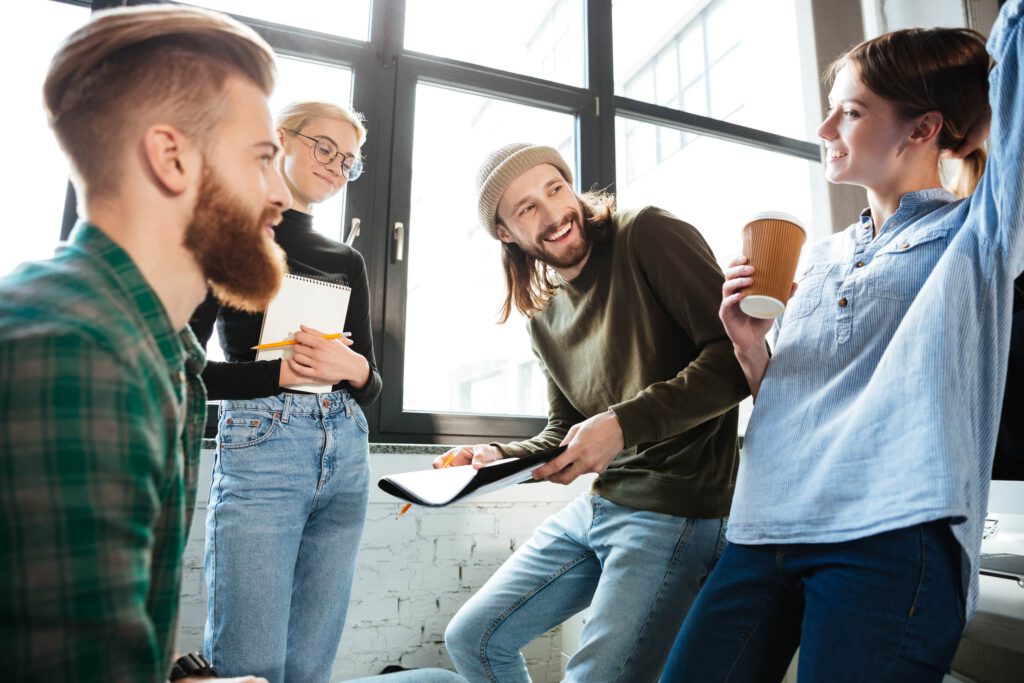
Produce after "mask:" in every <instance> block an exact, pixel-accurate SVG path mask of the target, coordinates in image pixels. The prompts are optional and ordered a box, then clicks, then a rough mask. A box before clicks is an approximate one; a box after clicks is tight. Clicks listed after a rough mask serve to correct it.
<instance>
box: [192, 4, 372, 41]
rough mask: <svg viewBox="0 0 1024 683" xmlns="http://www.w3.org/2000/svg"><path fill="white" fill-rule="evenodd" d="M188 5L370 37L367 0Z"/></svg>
mask: <svg viewBox="0 0 1024 683" xmlns="http://www.w3.org/2000/svg"><path fill="white" fill-rule="evenodd" d="M188 4H190V5H197V6H200V7H205V8H206V9H213V10H217V11H218V12H227V13H228V14H234V15H236V16H238V17H240V18H243V17H251V18H253V19H260V20H263V21H269V22H272V23H275V24H280V25H282V26H295V27H297V28H304V29H309V30H311V31H318V32H320V33H328V34H330V35H332V36H343V37H345V38H353V39H355V40H369V39H370V0H332V2H324V1H323V0H288V2H252V0H192V1H191V2H189V3H188Z"/></svg>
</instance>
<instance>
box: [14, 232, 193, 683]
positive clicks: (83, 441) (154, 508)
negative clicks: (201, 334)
mask: <svg viewBox="0 0 1024 683" xmlns="http://www.w3.org/2000/svg"><path fill="white" fill-rule="evenodd" d="M205 362H206V361H205V355H204V353H203V350H202V348H201V347H200V346H199V345H198V344H197V343H196V340H195V337H193V336H192V333H191V331H190V330H189V328H188V327H185V328H184V330H183V331H181V332H178V331H176V330H174V329H172V327H171V321H170V319H169V318H168V317H167V313H166V311H165V309H164V307H163V305H162V304H161V302H160V300H159V299H158V298H157V296H156V293H155V292H154V291H153V290H152V289H151V288H150V286H149V285H148V284H147V283H146V281H145V280H144V279H143V277H142V274H141V273H140V272H139V271H138V269H137V268H136V267H135V264H134V263H133V262H132V260H131V259H130V258H129V256H128V254H126V253H125V252H124V251H123V250H122V249H121V248H120V247H118V246H117V245H116V244H114V242H112V241H111V240H110V239H109V238H108V237H107V236H106V235H105V234H104V233H103V232H101V231H100V230H98V229H97V228H95V227H93V226H90V225H87V224H80V225H79V226H78V227H77V228H76V230H75V233H74V235H73V237H72V240H71V243H70V244H68V245H67V246H65V247H62V248H61V249H60V250H59V251H58V253H57V255H56V256H55V257H54V258H53V259H51V260H48V261H41V262H38V263H31V264H26V265H24V266H22V267H20V268H19V269H18V270H16V271H15V272H13V273H12V274H10V275H9V276H7V277H5V278H3V279H0V663H2V670H3V678H4V679H5V680H16V681H47V682H61V683H63V682H65V681H103V682H104V683H113V682H115V681H152V682H155V681H166V680H167V673H168V670H169V668H170V663H171V656H172V648H173V647H174V638H175V632H176V627H177V614H178V592H179V585H180V583H181V566H182V554H183V552H184V549H185V541H186V537H187V535H188V530H189V525H190V524H191V520H192V508H193V504H194V501H195V493H196V470H197V468H198V464H199V449H200V446H201V443H202V434H203V426H204V422H205V417H206V414H205V403H206V390H205V388H204V387H203V384H202V380H201V379H200V377H199V373H200V372H201V370H202V367H203V365H204V364H205Z"/></svg>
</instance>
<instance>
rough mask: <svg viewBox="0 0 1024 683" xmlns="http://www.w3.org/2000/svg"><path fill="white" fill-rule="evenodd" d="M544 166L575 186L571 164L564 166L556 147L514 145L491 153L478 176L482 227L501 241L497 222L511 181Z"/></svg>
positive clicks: (520, 143)
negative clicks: (536, 167) (553, 169)
mask: <svg viewBox="0 0 1024 683" xmlns="http://www.w3.org/2000/svg"><path fill="white" fill-rule="evenodd" d="M541 164H551V165H552V166H554V167H555V168H557V169H558V170H559V171H560V172H561V174H562V175H563V176H565V180H566V181H567V182H569V183H572V171H570V170H569V164H567V163H565V159H563V158H562V155H561V154H559V153H558V150H556V149H554V148H553V147H544V146H542V145H530V144H527V143H525V142H513V143H512V144H511V145H505V146H504V147H502V148H501V149H497V150H495V151H493V152H491V153H490V154H489V155H488V156H487V159H486V160H484V163H483V164H482V165H481V166H480V171H479V172H478V173H477V175H476V187H477V211H478V212H479V215H480V225H482V226H483V227H484V228H486V229H487V232H489V233H490V234H491V237H493V238H494V239H498V226H497V225H496V224H495V221H494V219H495V218H496V217H497V214H498V202H499V201H500V200H501V195H503V194H505V190H507V189H508V186H509V185H511V184H512V181H514V180H515V179H516V178H518V177H519V176H521V175H522V174H524V173H526V172H527V171H529V170H530V169H531V168H533V167H534V166H540V165H541Z"/></svg>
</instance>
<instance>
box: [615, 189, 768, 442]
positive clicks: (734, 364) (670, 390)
mask: <svg viewBox="0 0 1024 683" xmlns="http://www.w3.org/2000/svg"><path fill="white" fill-rule="evenodd" d="M625 237H626V244H625V245H624V247H625V248H626V249H628V250H629V254H630V258H632V259H634V260H635V262H636V264H637V267H638V268H639V269H640V271H641V272H642V273H643V275H644V277H645V279H646V281H647V282H648V283H649V285H650V287H651V290H652V291H653V292H654V294H655V296H656V297H657V298H658V300H659V301H660V302H661V304H662V306H663V307H664V308H665V310H666V311H668V312H669V313H670V315H671V316H672V317H673V318H674V319H675V321H676V323H677V324H678V325H679V327H680V328H681V329H682V330H683V332H684V333H685V334H686V335H687V336H688V337H689V338H690V340H691V341H692V343H693V344H694V346H695V347H696V348H697V349H698V352H697V356H696V357H695V358H694V359H693V361H691V362H690V364H689V365H687V366H686V367H685V368H683V369H682V370H681V371H680V372H679V373H678V374H677V375H676V376H675V377H672V378H670V379H667V380H665V381H662V382H655V383H654V384H651V385H650V386H648V387H646V388H645V389H644V390H642V391H641V392H639V393H638V394H637V395H636V396H634V397H633V398H630V399H628V400H625V401H622V402H621V403H618V404H616V405H614V406H612V407H611V409H612V410H613V411H614V412H615V414H616V416H617V417H618V418H619V423H620V425H621V426H622V433H623V438H624V441H625V447H626V448H630V447H632V446H635V445H637V444H640V443H645V442H652V441H661V440H664V439H667V438H669V437H672V436H675V435H677V434H681V433H682V432H685V431H687V430H689V429H692V428H693V427H696V426H697V425H699V424H701V423H702V422H705V421H707V420H710V419H712V418H714V417H717V416H719V415H721V414H723V413H725V412H727V411H728V410H730V409H731V408H733V407H734V406H735V405H736V404H737V403H739V402H740V401H741V400H743V399H744V398H746V397H747V396H748V395H749V393H750V389H749V387H748V386H747V381H746V378H745V377H744V375H743V371H742V369H741V368H740V365H739V362H738V361H737V360H736V356H735V355H734V353H733V348H732V342H731V341H730V340H729V338H728V336H727V335H726V333H725V328H724V327H723V326H722V322H721V320H720V319H719V317H718V309H719V307H720V305H721V303H722V283H723V282H724V280H725V277H724V275H723V274H722V270H721V268H719V267H718V264H717V263H716V262H715V258H714V255H713V254H712V253H711V249H710V247H708V245H707V242H705V241H704V238H703V237H701V235H700V233H698V232H697V230H696V229H695V228H694V227H693V226H691V225H689V224H687V223H685V222H683V221H681V220H679V219H678V218H675V217H674V216H672V215H671V214H669V213H667V212H664V211H661V210H660V209H655V208H648V209H646V210H645V211H644V212H642V213H641V214H640V215H639V216H638V217H637V219H636V222H635V223H634V225H633V227H632V229H631V230H630V231H629V232H628V233H627V234H626V235H625Z"/></svg>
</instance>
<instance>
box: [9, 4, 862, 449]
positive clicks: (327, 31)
mask: <svg viewBox="0 0 1024 683" xmlns="http://www.w3.org/2000/svg"><path fill="white" fill-rule="evenodd" d="M19 1H22V2H23V4H25V5H26V6H27V7H32V8H33V10H32V11H36V8H38V7H43V8H45V10H43V9H40V10H38V11H39V12H44V11H49V12H50V13H51V14H52V15H60V16H64V17H71V16H74V17H77V18H76V19H73V20H72V19H68V20H67V23H65V24H63V25H61V26H59V27H58V24H57V21H56V20H54V19H52V18H49V16H50V15H47V16H40V18H39V19H38V20H35V23H36V24H38V25H45V26H47V27H48V28H50V27H52V28H53V35H54V43H53V44H51V45H49V46H46V47H45V48H44V47H43V46H41V45H40V44H39V41H38V39H37V37H36V36H33V41H31V44H28V42H29V41H15V43H14V44H11V43H8V44H5V45H4V48H3V49H5V50H8V51H9V52H8V57H7V58H8V61H9V62H12V61H14V60H19V61H20V62H24V61H25V59H26V57H25V55H26V54H29V53H32V54H35V52H38V53H39V55H41V56H40V58H39V59H40V60H41V61H40V64H39V66H38V74H37V75H36V76H34V77H33V78H35V79H36V80H37V81H38V79H39V75H40V74H41V73H42V72H43V71H44V70H45V59H47V58H48V57H49V55H50V54H51V53H52V51H53V49H54V47H55V44H56V40H57V39H59V38H60V37H61V36H63V35H65V34H66V33H67V32H68V31H70V29H71V28H72V27H73V26H74V25H75V23H76V22H79V23H80V22H81V21H84V20H85V16H86V15H85V12H86V9H84V8H81V7H78V5H90V4H94V5H97V6H99V5H101V4H102V5H108V4H110V3H109V1H107V0H103V1H102V2H101V0H94V1H93V2H92V3H90V2H87V1H86V0H57V1H55V2H48V3H38V2H34V1H32V2H30V1H29V0H19ZM133 1H134V0H133ZM823 1H824V0H815V2H823ZM830 1H832V0H830ZM834 1H835V2H838V0H834ZM809 2H810V0H628V1H627V0H619V1H618V2H613V0H523V1H522V2H479V1H478V0H394V1H391V0H387V1H380V2H370V0H346V1H344V2H342V1H340V0H339V2H331V3H324V2H319V1H314V0H305V1H303V0H295V1H293V2H289V3H252V2H243V1H242V0H192V2H191V4H196V5H201V6H204V7H208V8H211V9H216V10H222V11H228V12H231V13H233V14H234V15H235V16H236V17H239V18H240V19H241V20H242V21H245V22H248V23H249V24H251V25H252V26H254V27H255V28H257V29H258V31H259V32H260V34H261V35H262V36H263V37H264V38H265V39H266V40H267V41H268V43H269V44H270V45H271V46H272V47H273V48H274V49H275V51H276V52H277V53H278V56H279V57H280V60H279V76H280V78H279V83H278V88H277V90H276V92H275V94H274V97H273V100H272V103H271V105H272V108H273V109H274V110H275V111H276V110H278V109H280V107H281V106H283V105H284V104H286V103H287V102H289V101H293V100H295V99H326V100H330V101H336V102H342V103H348V102H351V103H352V105H353V107H354V108H355V109H356V110H358V111H361V112H362V113H364V114H365V115H366V118H367V129H368V133H369V134H368V138H367V142H366V145H365V146H364V147H363V154H364V156H365V158H366V172H365V173H364V175H363V176H362V177H361V178H360V179H359V180H358V182H355V183H353V184H351V185H350V186H348V187H347V188H346V192H345V193H344V194H343V195H342V196H340V197H339V198H336V199H334V200H332V201H331V202H329V203H327V204H325V205H323V206H320V207H317V210H316V214H315V218H314V226H315V227H316V229H317V230H320V231H322V232H324V234H326V235H328V236H330V237H332V238H342V237H348V236H349V235H350V232H351V226H352V225H353V224H354V222H355V221H358V222H359V223H360V224H361V231H360V234H359V237H358V238H357V239H356V240H355V242H354V246H355V247H356V248H357V249H359V250H360V252H361V253H362V254H363V256H364V258H365V260H366V263H367V273H368V276H369V279H370V291H371V310H372V315H373V320H374V340H375V351H376V354H377V360H378V365H379V367H380V370H381V373H382V376H383V379H384V391H383V393H382V395H381V400H380V401H379V402H378V403H377V404H375V405H374V406H372V407H371V408H370V409H369V410H368V411H367V416H368V418H369V421H370V425H371V438H373V439H374V440H377V441H413V442H429V441H436V442H443V443H451V442H457V441H465V442H473V441H478V440H491V439H501V440H505V439H513V438H520V437H528V436H532V435H533V434H536V433H537V432H538V431H539V430H540V428H541V426H542V425H543V424H544V421H545V419H544V415H545V413H546V408H547V400H546V399H547V396H546V393H547V386H546V381H545V378H544V376H543V373H542V372H541V371H540V369H539V365H538V363H537V361H536V360H535V359H534V357H533V355H532V352H531V349H530V344H529V341H528V336H527V334H526V331H525V321H524V320H523V319H522V318H521V317H517V316H515V315H514V314H513V317H512V318H511V319H510V320H509V322H507V323H506V324H504V325H497V324H496V317H497V312H498V308H499V306H500V304H501V302H502V301H503V297H504V282H503V273H502V267H501V264H500V246H499V245H498V243H497V242H496V241H495V240H494V239H492V238H491V237H490V236H489V235H488V234H487V233H485V232H484V231H483V230H482V229H481V228H480V227H479V226H478V225H477V218H476V196H475V193H476V189H475V175H476V172H477V169H478V167H479V165H480V163H481V162H482V161H483V159H484V157H485V155H486V154H488V153H489V152H490V151H492V150H493V149H495V148H497V147H499V146H501V145H504V144H506V143H509V142H514V141H526V142H535V143H544V144H549V145H552V146H555V147H557V148H558V149H559V150H560V151H561V152H562V154H563V156H564V157H565V158H566V159H567V161H568V162H569V163H570V165H571V166H572V167H573V168H574V175H575V186H576V188H577V189H578V190H583V189H590V188H594V187H600V188H610V189H613V190H614V191H615V192H616V194H617V195H618V199H619V203H620V205H622V206H623V207H627V206H636V205H643V204H656V205H660V206H662V207H664V208H666V209H668V210H671V211H673V212H674V213H676V214H678V215H679V216H680V217H681V218H683V219H684V220H687V221H689V222H691V223H692V224H693V225H695V226H696V227H697V228H698V229H699V230H701V231H702V232H703V234H704V235H705V237H706V238H707V240H708V242H709V244H710V245H711V247H712V249H713V250H714V252H715V253H716V256H717V257H718V259H719V261H720V262H725V261H727V260H728V259H729V258H730V257H731V256H732V255H733V254H734V253H736V251H738V249H739V246H738V245H739V231H740V228H741V227H742V224H743V222H745V220H746V218H747V217H749V215H751V214H753V213H756V212H757V211H761V210H768V209H778V210H783V211H788V212H790V213H794V214H796V215H798V216H800V217H801V218H804V219H806V220H807V222H808V224H810V225H811V226H815V229H818V230H819V231H827V227H824V228H823V227H821V226H827V225H828V212H827V204H828V202H827V198H826V196H825V192H824V190H823V188H824V182H823V180H822V179H821V174H820V168H819V161H820V157H819V154H820V152H819V145H818V144H817V143H816V142H814V141H813V140H814V138H813V131H814V128H815V126H816V125H817V120H816V119H817V112H816V109H817V107H818V100H819V92H818V91H817V89H816V88H817V75H816V71H817V66H816V61H815V59H814V56H813V55H812V54H811V53H810V52H809V50H810V49H811V48H810V47H809V46H810V45H811V43H810V41H809V40H807V39H804V38H802V36H804V35H807V34H808V32H807V31H806V30H805V28H806V26H805V25H808V24H809V13H808V11H807V9H808V8H809ZM456 17H457V20H454V19H453V18H456ZM371 27H372V30H371ZM798 27H803V28H801V31H800V32H799V34H798ZM17 42H25V43H26V44H25V45H18V44H17ZM841 47H842V46H841V45H835V46H832V47H826V48H821V49H823V50H824V51H825V52H827V53H828V54H831V53H832V52H838V51H839V50H840V49H841ZM808 55H810V56H808ZM18 87H19V88H21V86H18ZM31 88H38V83H36V84H32V85H26V86H25V87H24V88H21V89H22V90H24V91H25V92H29V95H26V96H25V97H23V98H22V97H18V98H13V99H14V100H15V101H17V102H19V103H20V102H22V101H24V102H28V103H30V106H34V105H31V102H32V99H31V97H33V96H32V95H31V92H30V89H31ZM19 106H20V104H19ZM8 111H11V112H13V111H14V110H13V109H11V105H5V115H9V116H16V118H15V119H14V121H13V122H12V123H9V125H8V128H9V129H15V128H17V127H18V126H20V125H21V119H23V118H26V116H27V115H26V114H17V115H14V114H8ZM44 132H45V131H42V130H41V132H40V139H39V140H32V139H31V138H30V136H28V135H19V136H16V138H17V139H16V140H15V142H18V141H19V140H22V139H24V140H27V141H28V142H27V143H26V144H27V147H26V148H25V149H26V150H30V151H25V152H22V153H19V154H18V156H17V158H19V160H20V159H29V158H30V157H31V156H32V155H33V154H38V153H39V152H38V150H37V147H39V146H40V145H41V144H42V143H43V142H49V140H50V138H49V137H48V134H47V135H43V133H44ZM53 154H54V155H56V154H57V153H56V152H54V153H53ZM19 163H20V162H19ZM62 164H63V162H62V161H61V158H60V157H59V156H51V157H50V160H49V161H47V162H45V164H44V166H45V170H41V171H39V174H38V175H39V177H40V178H43V177H44V176H45V177H46V178H47V181H46V182H51V181H52V184H53V188H51V189H47V190H46V197H48V199H40V200H39V201H37V202H36V203H35V205H29V204H27V203H23V204H22V205H21V206H25V207H26V211H27V210H31V211H33V216H35V215H36V214H37V212H38V208H39V206H41V205H43V204H45V205H46V206H47V207H50V208H52V210H53V211H54V217H53V218H52V219H48V220H52V221H53V223H54V225H55V226H56V223H57V222H58V221H59V218H60V215H61V211H63V208H64V206H63V204H64V201H63V197H64V177H63V172H61V173H60V174H54V173H53V168H63V167H64V166H63V165H62ZM41 168H42V167H41ZM20 171H21V168H20V167H19V174H20ZM54 178H56V179H54ZM40 187H42V181H40ZM41 191H42V190H41ZM40 196H42V195H40ZM26 216H27V214H26ZM35 220H36V222H38V220H39V219H38V218H36V219H35ZM29 221H30V218H28V217H26V218H22V219H17V220H15V221H13V222H11V223H10V224H12V225H14V224H17V225H21V224H25V223H28V222H29ZM55 231H56V227H55ZM52 241H53V240H52V239H44V240H43V241H42V243H43V244H45V245H46V249H47V251H48V250H49V249H50V248H51V247H52ZM44 255H45V254H44ZM5 256H8V255H7V254H5ZM8 258H9V256H8ZM209 350H210V351H211V352H212V353H211V357H215V356H216V352H217V351H218V350H219V349H218V348H217V344H216V343H212V344H211V345H210V347H209Z"/></svg>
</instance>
